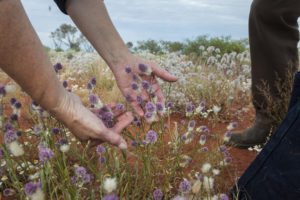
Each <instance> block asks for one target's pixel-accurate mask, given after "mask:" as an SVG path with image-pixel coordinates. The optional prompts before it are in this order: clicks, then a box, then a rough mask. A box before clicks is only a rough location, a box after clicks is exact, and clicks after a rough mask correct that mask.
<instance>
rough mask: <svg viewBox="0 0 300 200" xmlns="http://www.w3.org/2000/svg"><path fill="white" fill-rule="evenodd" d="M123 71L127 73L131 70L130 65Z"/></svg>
mask: <svg viewBox="0 0 300 200" xmlns="http://www.w3.org/2000/svg"><path fill="white" fill-rule="evenodd" d="M125 72H126V73H127V74H129V73H130V72H132V68H131V67H130V66H127V67H125Z"/></svg>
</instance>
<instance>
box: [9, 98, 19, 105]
mask: <svg viewBox="0 0 300 200" xmlns="http://www.w3.org/2000/svg"><path fill="white" fill-rule="evenodd" d="M16 101H17V99H16V98H15V97H12V98H10V100H9V103H10V105H14V104H15V103H16Z"/></svg>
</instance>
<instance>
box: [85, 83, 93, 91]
mask: <svg viewBox="0 0 300 200" xmlns="http://www.w3.org/2000/svg"><path fill="white" fill-rule="evenodd" d="M86 88H87V89H88V90H92V89H93V85H92V84H91V83H90V82H88V83H87V84H86Z"/></svg>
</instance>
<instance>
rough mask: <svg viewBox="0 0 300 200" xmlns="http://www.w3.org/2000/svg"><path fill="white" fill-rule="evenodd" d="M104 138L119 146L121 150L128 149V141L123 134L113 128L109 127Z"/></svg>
mask: <svg viewBox="0 0 300 200" xmlns="http://www.w3.org/2000/svg"><path fill="white" fill-rule="evenodd" d="M101 139H102V140H104V141H106V142H108V143H110V144H112V145H115V146H117V147H119V148H120V149H121V150H125V149H127V143H126V141H125V140H124V139H123V137H122V136H121V135H119V134H118V133H116V132H115V131H113V130H110V129H107V132H105V133H104V135H103V136H102V137H101Z"/></svg>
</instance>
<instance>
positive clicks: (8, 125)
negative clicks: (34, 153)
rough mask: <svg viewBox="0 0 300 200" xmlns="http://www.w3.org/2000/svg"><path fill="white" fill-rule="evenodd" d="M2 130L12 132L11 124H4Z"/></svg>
mask: <svg viewBox="0 0 300 200" xmlns="http://www.w3.org/2000/svg"><path fill="white" fill-rule="evenodd" d="M4 129H5V130H6V131H8V130H12V129H13V124H11V122H8V123H6V124H4Z"/></svg>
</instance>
